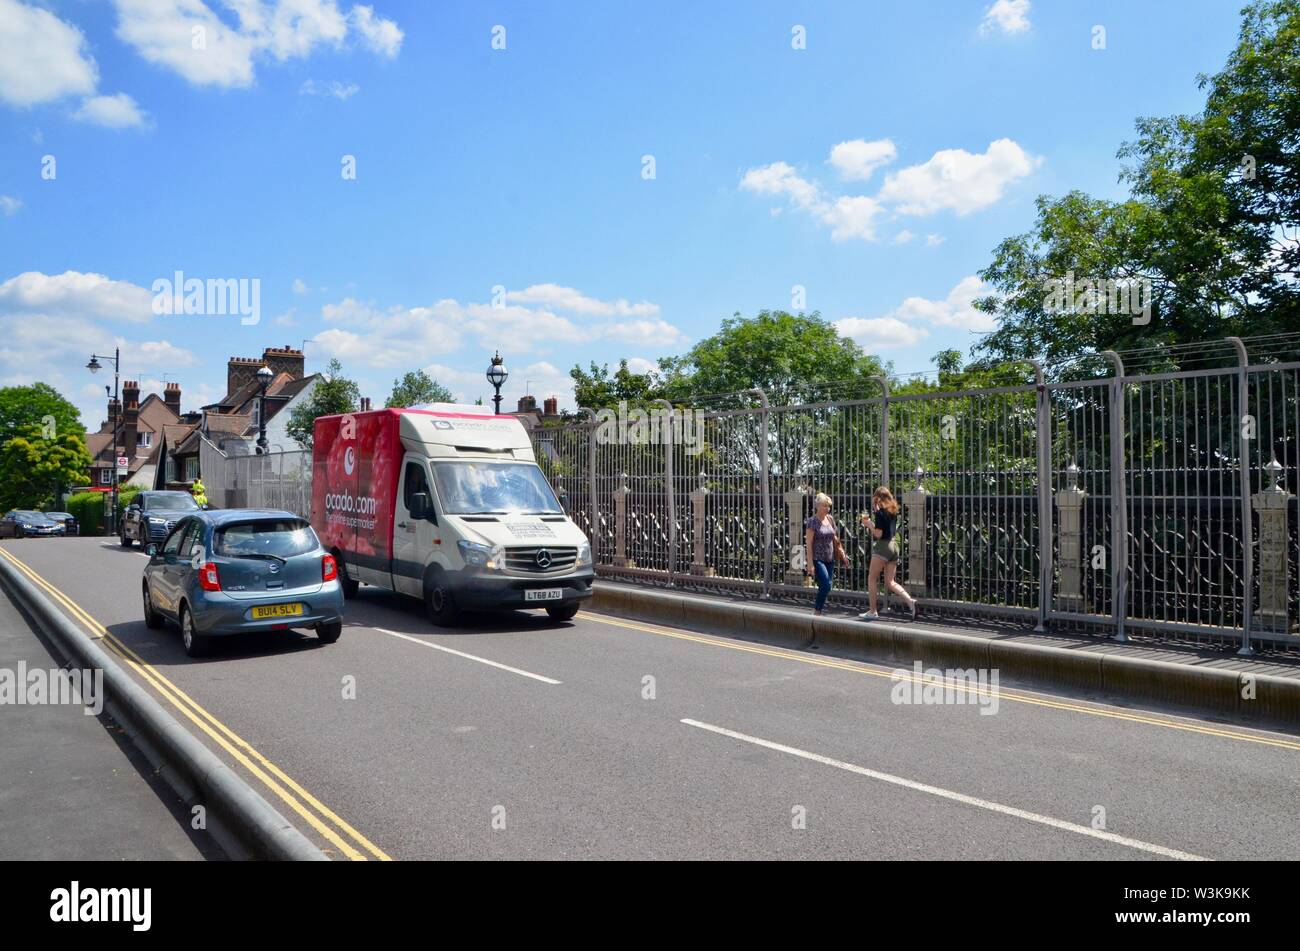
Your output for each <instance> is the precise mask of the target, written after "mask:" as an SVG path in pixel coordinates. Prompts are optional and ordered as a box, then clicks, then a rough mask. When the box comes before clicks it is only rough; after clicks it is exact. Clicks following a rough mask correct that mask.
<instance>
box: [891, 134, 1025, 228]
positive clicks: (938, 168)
mask: <svg viewBox="0 0 1300 951" xmlns="http://www.w3.org/2000/svg"><path fill="white" fill-rule="evenodd" d="M1041 162H1042V159H1041V158H1034V157H1031V156H1030V155H1028V154H1027V153H1026V152H1025V150H1024V149H1022V148H1021V147H1020V146H1019V145H1017V144H1016V143H1015V142H1013V141H1012V140H1010V139H998V140H996V141H994V142H991V143H989V147H988V149H987V150H986V151H985V152H984V153H983V154H978V155H975V154H971V153H970V152H967V151H966V150H965V149H943V150H941V151H938V152H935V153H934V155H933V156H931V158H930V160H929V161H927V162H924V163H922V164H921V165H912V166H910V167H908V168H905V169H902V170H901V171H898V172H895V173H893V174H891V175H888V176H886V178H885V184H884V187H882V188H881V189H880V194H879V195H878V196H877V197H878V198H879V199H880V200H881V201H882V202H884V203H886V204H890V205H894V206H896V207H897V209H898V210H899V211H900V212H902V213H903V214H908V215H929V214H934V213H935V212H937V211H943V210H951V211H955V212H956V213H957V214H958V215H967V214H970V213H971V212H972V211H977V210H979V209H980V208H986V207H988V206H989V205H991V204H993V203H994V202H996V201H998V200H999V199H1000V198H1001V197H1002V193H1003V191H1004V190H1005V189H1006V187H1007V186H1008V185H1010V184H1011V183H1012V182H1015V181H1017V180H1018V179H1021V178H1024V177H1025V176H1027V175H1028V174H1029V173H1030V172H1032V171H1033V170H1034V168H1035V167H1037V166H1038V165H1039V164H1040V163H1041Z"/></svg>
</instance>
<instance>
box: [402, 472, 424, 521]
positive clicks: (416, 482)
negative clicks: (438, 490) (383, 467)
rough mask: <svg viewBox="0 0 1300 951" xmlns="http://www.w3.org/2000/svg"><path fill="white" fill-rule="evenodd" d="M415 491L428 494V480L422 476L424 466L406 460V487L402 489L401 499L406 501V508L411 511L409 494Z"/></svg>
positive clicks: (411, 494) (413, 493)
mask: <svg viewBox="0 0 1300 951" xmlns="http://www.w3.org/2000/svg"><path fill="white" fill-rule="evenodd" d="M417 492H423V493H424V494H425V495H428V494H429V482H428V480H427V479H425V477H424V466H422V465H420V464H419V463H418V462H408V463H407V464H406V488H405V489H404V490H403V491H402V501H404V502H405V503H406V510H407V511H408V512H409V511H411V496H413V495H415V493H417Z"/></svg>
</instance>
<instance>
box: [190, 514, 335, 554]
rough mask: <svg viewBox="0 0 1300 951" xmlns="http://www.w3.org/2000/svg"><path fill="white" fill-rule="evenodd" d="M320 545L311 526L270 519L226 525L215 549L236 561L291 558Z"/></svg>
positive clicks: (221, 531) (216, 539)
mask: <svg viewBox="0 0 1300 951" xmlns="http://www.w3.org/2000/svg"><path fill="white" fill-rule="evenodd" d="M319 544H320V543H319V542H318V541H317V540H316V533H315V532H314V531H312V529H311V526H310V525H308V524H307V523H306V522H304V521H302V520H301V519H293V520H292V521H290V520H288V519H278V520H277V519H270V520H265V521H260V520H259V521H255V522H254V521H249V522H234V523H232V524H230V525H223V526H221V527H220V528H218V529H217V535H216V538H215V539H214V541H213V544H212V548H213V550H214V551H215V552H216V553H217V554H218V555H228V556H232V557H235V558H258V557H264V556H267V555H271V556H273V557H276V558H291V557H293V556H294V555H304V554H306V553H307V552H309V551H314V550H315V549H316V548H317V547H318V546H319Z"/></svg>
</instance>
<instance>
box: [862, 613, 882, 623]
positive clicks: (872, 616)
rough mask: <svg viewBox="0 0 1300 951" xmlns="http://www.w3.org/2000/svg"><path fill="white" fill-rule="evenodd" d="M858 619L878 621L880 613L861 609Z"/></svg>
mask: <svg viewBox="0 0 1300 951" xmlns="http://www.w3.org/2000/svg"><path fill="white" fill-rule="evenodd" d="M858 620H859V621H879V620H880V615H879V614H877V613H876V612H875V611H863V612H862V613H861V614H859V615H858Z"/></svg>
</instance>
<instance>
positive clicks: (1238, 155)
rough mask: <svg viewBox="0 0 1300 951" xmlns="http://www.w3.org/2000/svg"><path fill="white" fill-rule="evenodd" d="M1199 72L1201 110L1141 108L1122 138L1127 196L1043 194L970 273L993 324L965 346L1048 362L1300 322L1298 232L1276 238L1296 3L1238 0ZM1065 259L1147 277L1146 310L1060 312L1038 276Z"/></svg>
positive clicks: (1292, 204)
mask: <svg viewBox="0 0 1300 951" xmlns="http://www.w3.org/2000/svg"><path fill="white" fill-rule="evenodd" d="M1198 81H1199V84H1200V86H1201V88H1202V89H1204V90H1206V101H1205V107H1204V109H1203V110H1202V112H1200V113H1199V114H1197V115H1191V116H1183V115H1179V116H1171V117H1166V118H1143V119H1139V120H1138V121H1137V138H1136V140H1134V141H1133V142H1130V143H1127V144H1125V145H1124V146H1123V147H1122V148H1121V149H1120V152H1119V156H1120V158H1121V159H1122V160H1124V161H1125V162H1126V165H1125V168H1124V171H1123V173H1122V175H1121V181H1122V182H1124V183H1125V184H1127V185H1128V186H1129V189H1130V196H1129V197H1128V198H1127V199H1125V200H1123V201H1107V200H1102V199H1096V198H1092V197H1090V196H1088V195H1086V194H1083V193H1082V192H1071V193H1070V194H1068V195H1066V196H1064V197H1062V198H1050V197H1046V196H1044V197H1041V198H1039V200H1038V214H1037V220H1036V222H1035V225H1034V228H1033V230H1032V231H1030V232H1028V233H1026V234H1022V235H1017V236H1015V237H1011V238H1008V239H1007V240H1005V241H1003V242H1002V243H1001V244H1000V245H999V246H998V247H997V248H996V249H995V251H994V254H993V261H992V263H991V264H990V265H989V266H988V267H987V268H986V269H984V270H983V271H981V272H980V276H981V277H982V278H984V280H986V281H987V282H989V283H990V284H991V285H992V286H993V288H994V290H995V292H996V293H995V294H993V295H990V296H989V297H986V298H984V299H983V300H981V301H978V302H977V304H976V306H977V307H979V308H980V309H981V310H984V311H985V312H987V313H990V314H993V315H995V316H996V317H997V319H998V327H997V329H996V330H995V331H993V333H991V334H990V335H989V336H988V337H986V338H985V339H984V340H983V341H982V342H981V343H980V344H979V345H978V347H977V352H979V353H980V354H981V355H983V356H984V357H985V358H987V359H990V360H997V359H1003V360H1005V359H1018V358H1024V357H1029V356H1042V357H1044V358H1045V361H1046V362H1047V364H1048V365H1049V366H1053V367H1055V366H1059V365H1061V364H1062V363H1063V362H1066V361H1069V360H1070V359H1072V358H1075V357H1078V356H1080V355H1082V354H1084V353H1088V352H1092V351H1096V350H1102V349H1116V350H1118V349H1126V348H1131V347H1134V346H1143V347H1149V346H1152V345H1154V344H1162V343H1183V342H1193V341H1200V340H1207V339H1218V338H1221V337H1223V336H1226V335H1230V334H1236V335H1240V336H1252V335H1264V334H1275V333H1287V332H1294V331H1297V330H1300V284H1298V283H1297V282H1296V281H1295V275H1296V272H1297V271H1298V270H1300V245H1298V244H1297V243H1296V242H1295V241H1293V240H1288V235H1290V236H1291V237H1294V234H1293V229H1294V228H1295V225H1296V222H1298V221H1300V0H1259V2H1255V3H1253V4H1251V5H1250V6H1249V7H1247V8H1246V9H1245V11H1243V20H1242V27H1241V31H1240V35H1239V38H1238V43H1237V46H1236V47H1235V48H1234V50H1233V51H1232V53H1231V54H1230V55H1229V57H1228V61H1227V63H1226V64H1225V66H1224V68H1223V69H1222V70H1221V71H1220V72H1218V73H1217V74H1215V75H1214V76H1201V77H1199V80H1198ZM1069 272H1073V273H1074V275H1075V276H1076V277H1077V278H1079V279H1084V278H1087V279H1101V280H1105V279H1112V280H1116V281H1121V282H1123V281H1149V282H1150V287H1151V290H1152V294H1151V298H1152V304H1153V314H1152V319H1151V321H1150V323H1149V324H1145V323H1142V322H1141V321H1139V322H1137V323H1135V322H1134V320H1133V317H1132V315H1129V314H1096V313H1077V312H1076V313H1059V312H1056V311H1057V308H1054V307H1051V306H1049V297H1050V295H1049V294H1048V293H1047V291H1046V289H1045V288H1046V283H1047V281H1049V280H1053V279H1061V278H1064V277H1065V276H1066V275H1067V273H1069ZM1085 304H1086V301H1085ZM1224 357H1225V360H1231V359H1232V357H1231V354H1230V353H1229V352H1227V351H1226V350H1225V351H1224Z"/></svg>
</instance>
